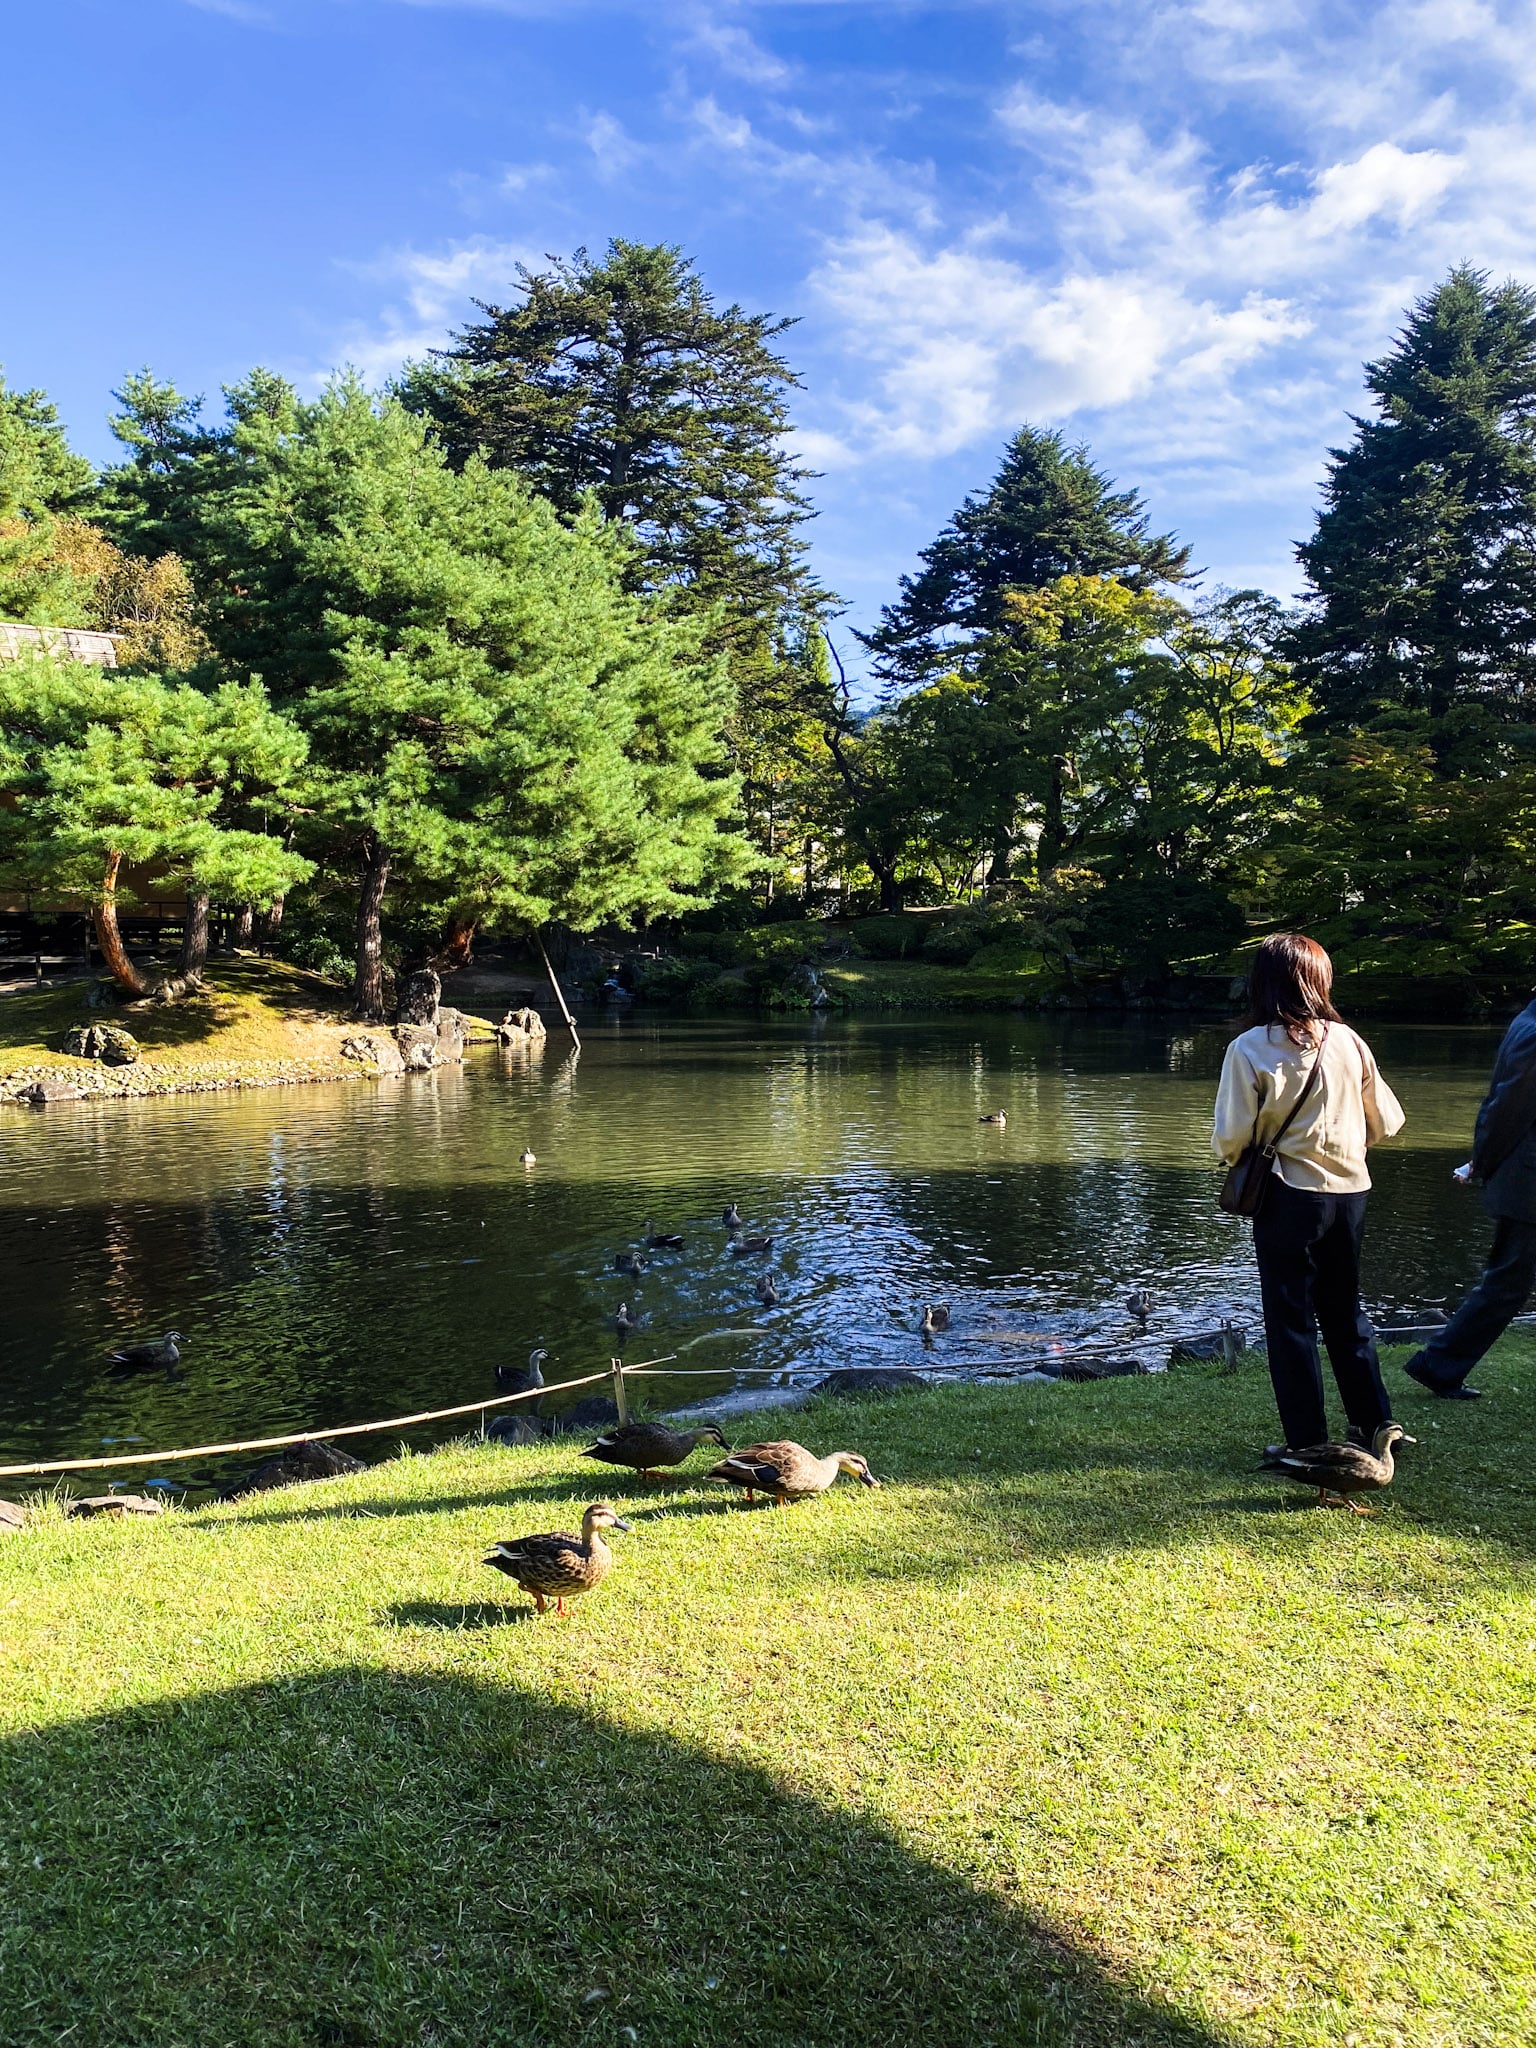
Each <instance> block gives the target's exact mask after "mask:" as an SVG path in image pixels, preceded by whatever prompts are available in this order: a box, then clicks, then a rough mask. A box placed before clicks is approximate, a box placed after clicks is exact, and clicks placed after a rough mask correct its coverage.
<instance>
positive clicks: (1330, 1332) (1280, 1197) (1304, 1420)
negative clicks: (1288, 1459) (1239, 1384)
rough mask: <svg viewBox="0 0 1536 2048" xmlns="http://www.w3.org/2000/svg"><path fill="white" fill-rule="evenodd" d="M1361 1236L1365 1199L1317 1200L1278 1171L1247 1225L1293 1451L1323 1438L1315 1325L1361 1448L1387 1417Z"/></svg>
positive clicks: (1284, 1426) (1338, 1197) (1277, 1395)
mask: <svg viewBox="0 0 1536 2048" xmlns="http://www.w3.org/2000/svg"><path fill="white" fill-rule="evenodd" d="M1364 1235H1365V1196H1364V1195H1363V1194H1359V1195H1314V1194H1311V1193H1309V1192H1308V1191H1307V1190H1306V1189H1304V1188H1293V1187H1289V1186H1287V1184H1286V1183H1285V1182H1284V1181H1283V1180H1281V1179H1280V1178H1279V1177H1278V1175H1277V1176H1276V1177H1275V1179H1274V1181H1273V1183H1272V1184H1271V1186H1270V1189H1269V1192H1268V1194H1267V1195H1266V1196H1265V1197H1264V1203H1263V1206H1262V1207H1261V1209H1260V1210H1259V1213H1258V1215H1257V1216H1255V1217H1254V1219H1253V1249H1254V1252H1255V1254H1256V1255H1257V1258H1258V1262H1259V1286H1260V1288H1261V1290H1262V1292H1263V1296H1264V1334H1265V1336H1266V1337H1267V1338H1268V1340H1269V1376H1270V1379H1271V1380H1272V1381H1273V1383H1274V1389H1275V1405H1276V1406H1277V1407H1278V1408H1279V1410H1280V1427H1281V1428H1282V1429H1283V1430H1284V1432H1285V1440H1286V1442H1287V1443H1288V1444H1289V1445H1290V1446H1291V1447H1292V1449H1293V1450H1299V1449H1300V1448H1301V1447H1302V1446H1303V1445H1304V1444H1320V1443H1326V1442H1327V1441H1328V1415H1327V1410H1326V1409H1325V1407H1324V1405H1323V1367H1322V1361H1321V1359H1320V1358H1319V1357H1318V1351H1317V1333H1318V1331H1319V1329H1321V1331H1322V1334H1323V1342H1324V1343H1325V1344H1326V1345H1327V1347H1328V1363H1329V1364H1330V1365H1331V1366H1332V1367H1333V1376H1334V1378H1335V1380H1337V1382H1338V1387H1339V1396H1340V1399H1341V1400H1342V1401H1343V1403H1344V1413H1345V1414H1346V1415H1347V1416H1348V1417H1349V1419H1350V1421H1351V1422H1352V1423H1353V1424H1354V1426H1355V1428H1356V1429H1358V1430H1359V1431H1360V1432H1361V1434H1362V1435H1363V1436H1364V1437H1365V1439H1366V1441H1367V1442H1369V1441H1370V1439H1371V1438H1372V1437H1373V1436H1374V1435H1375V1433H1376V1431H1377V1430H1378V1429H1379V1428H1380V1427H1381V1425H1382V1423H1384V1422H1386V1421H1388V1420H1389V1419H1390V1417H1391V1414H1392V1406H1391V1403H1390V1402H1389V1401H1388V1399H1387V1390H1386V1388H1385V1387H1384V1386H1383V1384H1382V1379H1381V1365H1380V1363H1379V1361H1378V1359H1377V1357H1376V1333H1375V1331H1374V1330H1373V1329H1372V1328H1371V1324H1370V1318H1369V1317H1368V1316H1367V1315H1366V1313H1365V1311H1364V1309H1363V1308H1362V1307H1361V1306H1360V1240H1361V1238H1362V1237H1363V1236H1364Z"/></svg>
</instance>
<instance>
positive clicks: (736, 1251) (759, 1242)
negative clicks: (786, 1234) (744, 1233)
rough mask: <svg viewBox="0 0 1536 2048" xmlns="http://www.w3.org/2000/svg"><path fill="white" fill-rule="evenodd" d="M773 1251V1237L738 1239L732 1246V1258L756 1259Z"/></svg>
mask: <svg viewBox="0 0 1536 2048" xmlns="http://www.w3.org/2000/svg"><path fill="white" fill-rule="evenodd" d="M772 1250H773V1239H772V1238H771V1237H738V1238H737V1239H736V1240H735V1242H734V1243H733V1244H732V1246H731V1256H732V1257H733V1258H737V1259H756V1258H761V1257H763V1256H764V1255H765V1254H766V1253H768V1252H771V1251H772Z"/></svg>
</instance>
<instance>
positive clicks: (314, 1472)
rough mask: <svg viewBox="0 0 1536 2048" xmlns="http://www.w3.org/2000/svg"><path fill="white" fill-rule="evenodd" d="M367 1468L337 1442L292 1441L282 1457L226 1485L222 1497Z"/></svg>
mask: <svg viewBox="0 0 1536 2048" xmlns="http://www.w3.org/2000/svg"><path fill="white" fill-rule="evenodd" d="M366 1470H367V1467H366V1466H365V1465H364V1463H363V1461H362V1459H361V1458H354V1457H353V1456H352V1455H351V1454H350V1452H347V1451H340V1450H338V1449H337V1448H336V1446H335V1445H334V1444H328V1443H320V1442H315V1441H312V1440H311V1441H307V1442H305V1443H302V1444H290V1445H289V1447H288V1449H287V1450H286V1451H284V1452H282V1453H281V1454H280V1455H279V1456H278V1457H276V1458H268V1459H267V1460H266V1461H265V1463H263V1464H260V1465H258V1466H257V1467H256V1469H255V1471H254V1472H248V1473H247V1474H246V1476H245V1477H244V1479H237V1480H236V1481H235V1483H234V1485H233V1486H226V1487H225V1489H224V1491H223V1492H222V1493H221V1494H220V1495H219V1498H220V1500H239V1499H240V1498H241V1497H242V1495H244V1494H247V1493H269V1492H270V1491H271V1489H272V1488H273V1487H274V1486H297V1485H299V1484H301V1483H302V1482H303V1481H305V1480H309V1479H339V1478H340V1477H341V1475H342V1474H343V1473H346V1472H364V1471H366Z"/></svg>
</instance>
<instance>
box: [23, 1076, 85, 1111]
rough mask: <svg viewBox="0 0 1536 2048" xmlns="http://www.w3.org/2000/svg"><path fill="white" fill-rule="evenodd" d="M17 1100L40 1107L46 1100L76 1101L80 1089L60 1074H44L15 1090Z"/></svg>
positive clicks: (78, 1098) (78, 1097)
mask: <svg viewBox="0 0 1536 2048" xmlns="http://www.w3.org/2000/svg"><path fill="white" fill-rule="evenodd" d="M16 1100H17V1101H18V1102H30V1103H32V1104H34V1106H35V1107H36V1108H38V1109H41V1108H42V1107H43V1105H44V1103H46V1102H78V1101H79V1100H80V1090H79V1089H78V1088H77V1087H76V1086H75V1084H74V1082H73V1081H66V1080H65V1079H64V1077H63V1075H62V1074H44V1075H42V1076H41V1077H40V1078H39V1079H38V1080H36V1081H29V1082H28V1083H27V1085H26V1087H25V1088H20V1089H18V1090H17V1092H16Z"/></svg>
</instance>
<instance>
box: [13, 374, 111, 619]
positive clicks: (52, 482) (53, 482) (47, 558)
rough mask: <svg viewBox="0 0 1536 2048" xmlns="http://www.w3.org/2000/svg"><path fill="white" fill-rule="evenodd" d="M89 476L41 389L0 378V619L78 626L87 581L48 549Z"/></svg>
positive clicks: (81, 499) (86, 612) (87, 606)
mask: <svg viewBox="0 0 1536 2048" xmlns="http://www.w3.org/2000/svg"><path fill="white" fill-rule="evenodd" d="M93 484H94V474H93V472H92V469H91V465H90V464H89V463H88V462H87V461H86V460H85V458H84V457H83V456H80V455H76V454H74V453H73V452H72V451H71V449H70V447H69V444H68V442H67V441H66V440H65V438H64V429H63V427H62V426H61V425H60V423H59V416H58V413H57V412H56V411H55V410H54V407H53V406H52V405H51V404H50V403H49V401H48V399H47V397H46V396H45V395H44V393H43V392H41V391H11V390H9V389H8V388H7V387H6V383H5V380H4V378H3V377H0V619H15V620H18V621H20V622H21V623H23V624H25V625H33V626H85V625H90V624H93V623H94V621H93V620H92V618H91V596H92V590H91V585H90V580H89V578H84V577H81V576H79V575H77V574H76V573H75V570H74V569H73V567H72V566H71V565H70V563H69V562H68V561H67V560H64V559H61V557H60V555H59V551H58V549H57V548H56V546H55V542H56V539H57V531H58V521H59V518H60V515H68V514H70V513H73V512H76V511H78V510H79V509H80V508H81V507H82V506H83V505H84V504H85V503H86V502H87V500H88V499H89V497H90V493H91V490H92V486H93Z"/></svg>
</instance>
